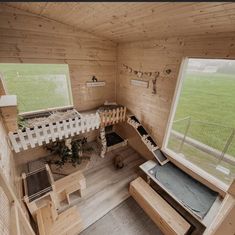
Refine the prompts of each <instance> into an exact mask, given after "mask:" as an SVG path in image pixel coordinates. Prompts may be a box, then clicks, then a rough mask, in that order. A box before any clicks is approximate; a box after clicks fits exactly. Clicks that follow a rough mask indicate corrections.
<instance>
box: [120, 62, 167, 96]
mask: <svg viewBox="0 0 235 235" xmlns="http://www.w3.org/2000/svg"><path fill="white" fill-rule="evenodd" d="M122 66H123V68H124V69H125V71H127V72H128V73H130V74H134V75H135V76H137V77H138V78H139V79H143V78H144V77H147V79H148V80H151V81H152V85H153V88H152V94H157V79H158V78H159V77H160V72H159V71H155V72H143V71H137V70H134V69H133V68H131V67H130V66H128V65H126V64H122ZM164 73H165V74H167V75H169V74H170V73H171V69H166V70H165V71H164Z"/></svg>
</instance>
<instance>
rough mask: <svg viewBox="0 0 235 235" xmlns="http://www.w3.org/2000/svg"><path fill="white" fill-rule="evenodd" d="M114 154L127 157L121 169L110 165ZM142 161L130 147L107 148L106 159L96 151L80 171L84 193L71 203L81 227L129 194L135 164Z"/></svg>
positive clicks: (92, 221)
mask: <svg viewBox="0 0 235 235" xmlns="http://www.w3.org/2000/svg"><path fill="white" fill-rule="evenodd" d="M116 156H122V157H124V158H125V159H126V162H125V163H126V165H125V167H124V168H122V169H120V170H117V169H116V168H115V167H114V165H113V161H114V158H115V157H116ZM143 162H144V159H143V158H142V157H141V156H140V155H139V154H138V153H137V152H135V151H134V150H133V149H132V148H130V147H122V148H119V149H116V150H113V151H110V152H108V153H107V156H106V157H105V158H100V156H99V155H98V153H97V155H96V156H93V157H92V159H91V163H90V164H89V165H88V168H87V169H85V170H84V171H83V174H84V176H85V178H86V184H87V188H86V190H85V191H84V193H85V194H84V196H83V197H82V198H80V197H77V198H74V199H73V202H72V205H76V207H77V208H78V211H79V212H80V214H81V218H82V220H83V225H84V229H85V228H87V227H88V226H90V225H91V224H93V223H94V222H96V221H97V220H99V219H100V218H102V217H103V216H104V215H105V214H106V213H108V212H109V211H110V210H112V209H113V208H115V207H116V206H118V205H119V204H120V203H121V202H123V201H124V200H125V199H127V198H128V197H129V196H130V195H129V193H128V186H129V183H130V182H131V181H132V180H134V179H135V178H136V177H137V172H138V171H139V169H138V166H139V165H141V164H142V163H143ZM74 196H75V195H74ZM71 199H72V197H71Z"/></svg>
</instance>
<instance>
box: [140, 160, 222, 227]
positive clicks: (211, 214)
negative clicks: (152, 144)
mask: <svg viewBox="0 0 235 235" xmlns="http://www.w3.org/2000/svg"><path fill="white" fill-rule="evenodd" d="M156 164H157V163H156V162H154V161H153V160H149V161H147V162H145V163H143V164H142V165H140V169H141V170H143V171H144V173H145V174H146V175H147V177H148V182H149V183H150V180H152V181H153V182H155V183H156V184H157V185H158V186H160V188H162V189H163V190H164V191H165V192H166V193H167V194H168V195H170V196H171V197H172V198H173V199H174V200H175V201H176V202H177V203H178V204H180V206H182V207H183V208H184V209H185V210H186V211H188V212H189V213H190V214H191V215H192V216H193V217H194V218H196V219H197V220H198V221H199V222H200V223H201V224H203V225H204V226H206V227H207V226H208V225H209V224H211V222H212V220H213V218H214V216H215V215H216V214H217V212H218V210H219V208H220V206H221V203H222V201H223V199H222V198H221V197H220V196H218V197H217V198H216V200H215V202H214V203H213V205H212V207H211V208H210V210H209V211H208V212H207V214H206V216H205V217H204V218H203V219H200V218H199V217H198V216H197V215H196V214H194V213H193V212H192V211H191V210H190V209H189V208H188V207H186V206H185V205H184V204H183V203H182V202H181V201H180V200H179V199H178V198H176V197H175V195H174V194H172V193H171V192H170V191H169V190H168V189H167V188H166V187H165V186H164V185H163V184H162V183H161V182H160V181H158V180H157V179H156V178H155V177H154V176H153V175H151V174H150V173H149V170H151V169H152V168H154V167H155V166H156Z"/></svg>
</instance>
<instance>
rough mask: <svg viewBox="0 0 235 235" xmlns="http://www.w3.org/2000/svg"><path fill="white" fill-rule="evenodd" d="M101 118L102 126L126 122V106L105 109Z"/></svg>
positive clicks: (101, 113)
mask: <svg viewBox="0 0 235 235" xmlns="http://www.w3.org/2000/svg"><path fill="white" fill-rule="evenodd" d="M100 119H101V125H102V126H109V125H114V124H117V123H119V122H124V121H125V119H126V107H121V108H116V109H112V110H104V111H102V112H100Z"/></svg>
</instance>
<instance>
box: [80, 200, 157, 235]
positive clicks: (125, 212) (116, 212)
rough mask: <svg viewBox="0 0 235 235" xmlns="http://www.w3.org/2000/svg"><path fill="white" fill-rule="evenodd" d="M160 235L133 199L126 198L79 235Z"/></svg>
mask: <svg viewBox="0 0 235 235" xmlns="http://www.w3.org/2000/svg"><path fill="white" fill-rule="evenodd" d="M101 234H102V235H110V234H112V235H120V234H122V235H162V233H161V231H160V230H159V229H158V228H157V227H156V225H155V224H154V223H153V222H152V220H151V219H150V218H149V217H148V216H147V215H146V214H145V212H144V211H143V210H142V208H141V207H139V205H138V204H137V203H136V202H135V200H134V199H133V198H131V197H130V198H128V199H127V200H125V201H124V202H122V203H121V204H120V205H118V206H117V207H116V208H114V209H112V210H111V211H110V212H109V213H107V214H106V215H105V216H104V217H102V218H101V219H99V220H98V221H97V222H95V223H94V224H92V225H91V226H90V227H88V228H87V229H86V230H84V231H83V232H82V233H80V235H101Z"/></svg>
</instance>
